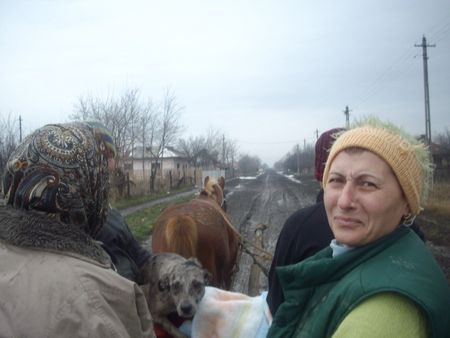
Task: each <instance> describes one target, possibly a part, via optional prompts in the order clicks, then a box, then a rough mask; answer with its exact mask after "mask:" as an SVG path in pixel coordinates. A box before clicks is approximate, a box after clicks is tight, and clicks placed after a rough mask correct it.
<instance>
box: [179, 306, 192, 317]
mask: <svg viewBox="0 0 450 338" xmlns="http://www.w3.org/2000/svg"><path fill="white" fill-rule="evenodd" d="M192 310H193V308H192V305H191V304H188V303H185V304H182V305H181V312H182V313H183V315H184V316H191V315H192Z"/></svg>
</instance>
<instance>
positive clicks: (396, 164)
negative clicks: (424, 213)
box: [268, 118, 450, 337]
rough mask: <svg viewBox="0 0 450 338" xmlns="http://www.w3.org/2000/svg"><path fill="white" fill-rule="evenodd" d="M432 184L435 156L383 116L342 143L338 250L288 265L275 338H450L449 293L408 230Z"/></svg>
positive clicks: (328, 193) (331, 190) (333, 192)
mask: <svg viewBox="0 0 450 338" xmlns="http://www.w3.org/2000/svg"><path fill="white" fill-rule="evenodd" d="M431 184H432V163H431V158H430V154H429V152H428V150H427V148H426V147H425V146H424V145H423V144H421V143H420V142H418V141H417V140H416V139H415V138H414V137H412V136H410V135H408V134H406V133H405V132H404V131H403V130H401V129H400V128H398V127H396V126H394V125H392V124H390V123H384V122H382V121H380V120H378V119H376V118H367V119H365V120H363V121H360V122H358V123H357V124H356V125H355V126H354V127H353V128H352V129H349V130H347V131H345V132H343V133H342V134H341V135H340V136H339V137H338V138H337V140H336V142H335V143H334V144H333V146H332V148H331V150H330V154H329V157H328V160H327V163H326V166H325V170H324V175H323V186H324V191H325V195H324V202H325V209H326V212H327V217H328V222H329V224H330V227H331V230H332V232H333V234H334V239H333V240H332V242H331V244H330V247H329V248H326V249H324V250H322V251H320V252H319V253H317V254H316V255H314V256H312V257H310V258H309V259H307V260H305V261H303V262H301V263H299V264H295V265H289V266H284V267H279V268H278V269H277V274H278V278H279V280H280V283H281V285H282V288H283V293H284V295H285V302H284V303H282V304H281V306H280V307H279V309H278V311H277V312H276V315H275V318H274V320H273V323H272V326H271V328H270V331H269V335H268V336H269V337H450V306H449V305H450V288H449V285H448V282H447V280H446V279H445V276H444V274H443V273H442V271H441V270H440V268H439V265H438V264H437V262H436V261H435V260H434V258H433V256H432V254H431V253H430V252H429V250H428V249H427V248H426V246H425V245H424V243H423V242H422V241H421V240H420V239H419V238H418V237H417V235H415V234H414V232H413V231H411V230H410V229H409V225H410V224H411V223H412V222H413V220H414V218H415V216H417V215H418V214H419V213H420V211H421V210H422V208H423V206H424V203H425V201H426V198H427V196H428V193H429V191H430V189H431Z"/></svg>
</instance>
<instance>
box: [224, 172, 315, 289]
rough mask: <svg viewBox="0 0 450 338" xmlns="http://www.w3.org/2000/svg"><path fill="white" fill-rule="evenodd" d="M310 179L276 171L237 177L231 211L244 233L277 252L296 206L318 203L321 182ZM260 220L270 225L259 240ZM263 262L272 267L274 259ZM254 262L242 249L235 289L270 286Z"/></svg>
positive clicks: (229, 195)
mask: <svg viewBox="0 0 450 338" xmlns="http://www.w3.org/2000/svg"><path fill="white" fill-rule="evenodd" d="M307 181H308V183H307V184H305V183H303V182H302V183H299V182H294V181H292V180H289V179H288V178H286V177H285V176H283V175H280V174H278V173H276V172H274V171H268V172H266V173H265V174H263V175H261V176H258V177H257V178H254V179H239V180H236V181H234V182H232V183H231V184H230V185H229V186H228V188H227V191H228V192H227V201H228V214H229V216H230V218H231V220H232V222H233V224H234V225H235V226H236V228H237V229H238V230H239V231H240V233H241V235H242V236H243V237H245V238H246V239H247V240H249V241H252V242H254V243H255V242H262V243H261V246H262V247H263V249H264V250H266V251H268V252H270V253H273V252H274V250H275V244H276V240H277V238H278V234H279V232H280V230H281V227H282V226H283V224H284V222H285V220H286V219H287V217H288V216H289V215H290V214H291V213H293V212H294V211H295V210H297V209H299V208H302V207H304V206H306V205H310V204H312V203H314V200H315V194H316V193H317V191H318V190H319V186H318V184H317V182H316V181H314V180H313V179H312V178H311V179H308V180H307ZM260 224H265V225H267V228H266V229H265V230H264V232H263V233H262V239H260V240H256V238H255V230H256V229H257V227H258V225H260ZM256 252H257V251H256ZM263 263H264V266H265V267H266V268H267V269H268V268H269V266H270V261H269V260H266V261H263ZM252 265H253V259H252V257H251V256H250V255H248V254H246V253H242V254H241V256H240V260H239V272H238V273H237V274H236V275H235V280H234V283H233V287H232V289H233V290H234V291H238V292H243V293H246V294H252V293H253V292H255V293H258V292H259V291H261V290H266V289H267V278H266V276H265V275H263V274H262V273H260V274H259V277H255V276H254V273H255V269H254V267H253V268H252ZM249 280H250V281H253V284H254V283H255V281H256V280H259V283H258V286H257V287H256V286H255V285H250V284H251V283H249Z"/></svg>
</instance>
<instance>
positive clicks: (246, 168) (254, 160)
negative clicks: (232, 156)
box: [238, 155, 261, 175]
mask: <svg viewBox="0 0 450 338" xmlns="http://www.w3.org/2000/svg"><path fill="white" fill-rule="evenodd" d="M238 163H239V171H240V172H241V174H243V175H253V174H255V173H256V172H257V171H258V169H259V168H260V167H261V160H260V159H259V157H258V156H250V155H242V156H241V157H240V158H239V161H238Z"/></svg>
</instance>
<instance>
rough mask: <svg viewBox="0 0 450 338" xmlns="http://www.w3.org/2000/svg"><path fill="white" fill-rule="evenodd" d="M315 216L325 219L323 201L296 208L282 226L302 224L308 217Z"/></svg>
mask: <svg viewBox="0 0 450 338" xmlns="http://www.w3.org/2000/svg"><path fill="white" fill-rule="evenodd" d="M316 217H323V218H324V219H326V212H325V206H324V204H323V202H320V203H316V204H313V205H311V206H308V207H305V208H301V209H298V210H297V211H295V212H294V213H292V214H291V215H290V216H289V217H288V218H287V220H286V222H285V223H284V226H283V227H284V228H286V227H287V228H288V227H292V226H295V227H297V226H298V225H299V224H303V223H305V222H306V221H308V220H309V219H311V218H316Z"/></svg>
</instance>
